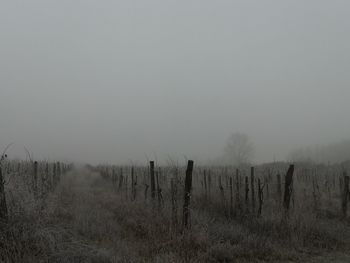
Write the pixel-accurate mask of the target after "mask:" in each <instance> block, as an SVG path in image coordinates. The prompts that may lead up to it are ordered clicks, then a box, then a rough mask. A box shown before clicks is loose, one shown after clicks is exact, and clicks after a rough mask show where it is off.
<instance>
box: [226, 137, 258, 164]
mask: <svg viewBox="0 0 350 263" xmlns="http://www.w3.org/2000/svg"><path fill="white" fill-rule="evenodd" d="M253 155H254V146H253V143H252V142H251V141H250V138H249V137H248V135H247V134H245V133H240V132H236V133H232V134H231V135H230V137H229V138H228V140H227V143H226V147H225V157H226V159H227V160H228V161H229V163H230V164H233V165H241V164H246V163H249V162H250V161H251V159H252V158H253Z"/></svg>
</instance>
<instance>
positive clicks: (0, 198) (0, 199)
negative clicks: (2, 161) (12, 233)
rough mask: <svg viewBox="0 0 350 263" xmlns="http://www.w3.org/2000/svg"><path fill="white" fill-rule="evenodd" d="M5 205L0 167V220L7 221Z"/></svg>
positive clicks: (0, 168)
mask: <svg viewBox="0 0 350 263" xmlns="http://www.w3.org/2000/svg"><path fill="white" fill-rule="evenodd" d="M7 219H8V213H7V204H6V195H5V187H4V177H3V175H2V167H1V166H0V220H1V221H5V222H6V221H7Z"/></svg>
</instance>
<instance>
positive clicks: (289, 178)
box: [283, 164, 294, 212]
mask: <svg viewBox="0 0 350 263" xmlns="http://www.w3.org/2000/svg"><path fill="white" fill-rule="evenodd" d="M293 173H294V165H293V164H291V165H290V166H289V168H288V171H287V174H286V177H285V183H284V198H283V206H284V209H285V211H286V212H288V210H289V206H290V198H291V195H292V192H293V185H292V184H293Z"/></svg>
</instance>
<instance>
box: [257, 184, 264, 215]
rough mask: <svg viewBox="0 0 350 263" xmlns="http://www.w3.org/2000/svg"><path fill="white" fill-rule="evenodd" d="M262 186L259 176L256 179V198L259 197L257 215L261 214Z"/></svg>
mask: <svg viewBox="0 0 350 263" xmlns="http://www.w3.org/2000/svg"><path fill="white" fill-rule="evenodd" d="M263 188H264V186H261V182H260V178H259V179H258V198H259V208H258V216H261V212H262V206H263V201H264V192H263Z"/></svg>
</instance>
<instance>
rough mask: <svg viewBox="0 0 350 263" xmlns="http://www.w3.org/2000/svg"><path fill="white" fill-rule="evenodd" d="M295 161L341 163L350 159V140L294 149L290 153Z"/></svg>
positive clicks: (290, 157)
mask: <svg viewBox="0 0 350 263" xmlns="http://www.w3.org/2000/svg"><path fill="white" fill-rule="evenodd" d="M288 159H289V160H291V161H294V162H317V163H328V162H330V163H339V162H344V161H349V160H350V140H343V141H340V142H336V143H331V144H327V145H314V146H308V147H301V148H297V149H294V150H293V151H291V152H290V153H289V155H288Z"/></svg>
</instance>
